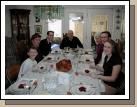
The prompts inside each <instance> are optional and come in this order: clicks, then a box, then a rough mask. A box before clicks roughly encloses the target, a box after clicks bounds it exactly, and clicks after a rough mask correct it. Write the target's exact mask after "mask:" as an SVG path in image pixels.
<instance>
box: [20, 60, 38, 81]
mask: <svg viewBox="0 0 137 107" xmlns="http://www.w3.org/2000/svg"><path fill="white" fill-rule="evenodd" d="M36 64H37V61H36V60H32V59H30V58H27V59H26V60H25V61H24V62H23V63H22V65H21V67H20V71H19V74H18V79H19V78H21V77H22V76H23V75H24V74H25V73H27V72H31V71H32V68H33V67H34V66H35V65H36Z"/></svg>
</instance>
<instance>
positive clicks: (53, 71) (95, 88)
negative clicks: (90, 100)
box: [5, 48, 106, 95]
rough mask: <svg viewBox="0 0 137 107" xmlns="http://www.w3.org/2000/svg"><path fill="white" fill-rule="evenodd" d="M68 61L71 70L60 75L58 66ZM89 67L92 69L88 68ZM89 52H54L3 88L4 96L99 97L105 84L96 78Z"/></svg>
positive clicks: (87, 50)
mask: <svg viewBox="0 0 137 107" xmlns="http://www.w3.org/2000/svg"><path fill="white" fill-rule="evenodd" d="M63 59H67V60H69V61H70V63H71V69H70V70H68V71H66V72H63V71H60V70H58V69H57V63H58V62H59V61H61V60H63ZM91 66H92V67H91ZM93 66H95V62H94V54H93V50H92V49H82V48H78V49H71V48H65V49H53V50H52V51H51V52H50V54H49V55H47V56H45V57H44V58H43V60H42V61H40V62H39V63H38V64H37V65H35V66H33V68H32V70H31V71H28V72H27V73H26V74H24V75H23V76H22V77H21V78H20V79H17V81H16V82H14V83H13V84H12V85H11V86H9V87H8V88H7V89H6V91H5V92H6V93H5V94H6V95H101V94H102V93H105V92H106V87H105V84H104V82H103V81H102V80H100V79H98V78H97V74H99V73H100V71H98V70H97V69H95V68H94V67H93Z"/></svg>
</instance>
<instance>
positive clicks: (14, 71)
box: [6, 64, 20, 84]
mask: <svg viewBox="0 0 137 107" xmlns="http://www.w3.org/2000/svg"><path fill="white" fill-rule="evenodd" d="M19 70H20V64H14V65H11V66H10V67H9V68H8V69H7V70H6V78H7V80H8V81H9V83H10V84H12V83H14V82H15V81H16V80H17V77H18V73H19Z"/></svg>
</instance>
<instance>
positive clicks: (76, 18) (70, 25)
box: [63, 9, 87, 47]
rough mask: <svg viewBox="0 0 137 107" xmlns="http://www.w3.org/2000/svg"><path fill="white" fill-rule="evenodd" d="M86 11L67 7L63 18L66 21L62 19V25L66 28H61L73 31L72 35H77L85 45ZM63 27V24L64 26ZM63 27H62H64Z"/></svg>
mask: <svg viewBox="0 0 137 107" xmlns="http://www.w3.org/2000/svg"><path fill="white" fill-rule="evenodd" d="M86 13H87V11H86V10H85V9H67V10H66V13H65V17H66V18H65V19H67V21H66V22H65V21H64V25H66V26H67V27H66V29H65V30H63V31H65V32H67V31H68V30H73V31H74V36H76V37H78V38H79V39H80V41H81V43H82V44H83V46H84V47H85V44H86V43H85V39H86V36H87V34H86V22H87V21H86V18H87V16H86ZM64 28H65V26H64ZM64 28H63V29H64Z"/></svg>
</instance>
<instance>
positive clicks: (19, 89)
mask: <svg viewBox="0 0 137 107" xmlns="http://www.w3.org/2000/svg"><path fill="white" fill-rule="evenodd" d="M37 84H38V81H37V80H36V79H21V80H19V81H18V82H16V83H15V84H14V85H13V86H12V88H11V90H10V91H11V93H13V94H17V95H18V94H31V93H32V91H33V90H34V89H35V88H36V87H37Z"/></svg>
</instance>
